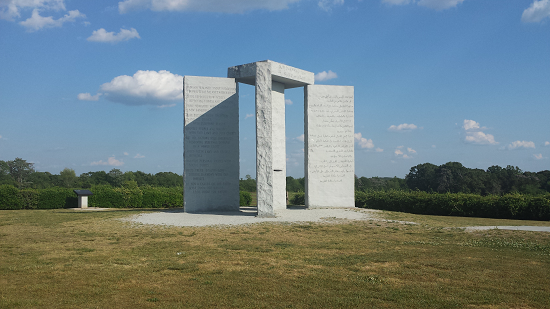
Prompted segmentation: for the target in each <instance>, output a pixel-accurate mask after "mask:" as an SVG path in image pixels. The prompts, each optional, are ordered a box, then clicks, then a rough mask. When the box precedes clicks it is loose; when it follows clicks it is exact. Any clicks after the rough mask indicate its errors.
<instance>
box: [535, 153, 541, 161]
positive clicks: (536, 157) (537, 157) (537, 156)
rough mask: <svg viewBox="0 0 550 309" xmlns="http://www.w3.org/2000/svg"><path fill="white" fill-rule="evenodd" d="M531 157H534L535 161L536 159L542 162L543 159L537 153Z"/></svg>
mask: <svg viewBox="0 0 550 309" xmlns="http://www.w3.org/2000/svg"><path fill="white" fill-rule="evenodd" d="M533 156H534V157H535V159H537V160H542V159H543V157H542V153H539V154H534V155H533Z"/></svg>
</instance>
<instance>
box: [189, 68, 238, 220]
mask: <svg viewBox="0 0 550 309" xmlns="http://www.w3.org/2000/svg"><path fill="white" fill-rule="evenodd" d="M183 89H184V131H183V132H184V160H183V163H184V187H185V191H184V192H185V193H184V210H185V211H186V212H209V211H233V210H238V209H239V95H238V88H237V83H236V82H235V79H233V78H217V77H198V76H185V77H184V80H183Z"/></svg>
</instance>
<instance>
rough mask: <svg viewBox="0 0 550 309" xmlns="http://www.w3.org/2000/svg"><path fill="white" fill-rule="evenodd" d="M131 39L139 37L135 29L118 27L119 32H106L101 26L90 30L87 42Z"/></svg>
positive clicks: (115, 41) (113, 41)
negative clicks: (92, 30)
mask: <svg viewBox="0 0 550 309" xmlns="http://www.w3.org/2000/svg"><path fill="white" fill-rule="evenodd" d="M131 39H141V37H140V36H139V33H138V32H137V30H136V29H134V28H131V29H130V30H128V29H122V28H121V29H120V32H119V33H116V34H115V33H114V32H107V30H105V29H103V28H101V29H98V30H95V31H94V32H92V35H91V36H90V37H89V38H87V39H86V40H88V41H89V42H102V43H118V42H122V41H128V40H131Z"/></svg>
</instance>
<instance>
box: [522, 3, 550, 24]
mask: <svg viewBox="0 0 550 309" xmlns="http://www.w3.org/2000/svg"><path fill="white" fill-rule="evenodd" d="M546 18H550V0H534V1H533V3H531V6H529V7H528V8H527V9H525V10H524V11H523V14H521V21H523V22H524V23H538V22H541V21H542V20H544V19H546Z"/></svg>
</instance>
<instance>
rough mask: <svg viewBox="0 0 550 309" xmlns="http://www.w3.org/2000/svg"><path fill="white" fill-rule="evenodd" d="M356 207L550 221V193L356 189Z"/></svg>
mask: <svg viewBox="0 0 550 309" xmlns="http://www.w3.org/2000/svg"><path fill="white" fill-rule="evenodd" d="M355 206H356V207H360V208H371V209H381V210H392V211H401V212H408V213H415V214H425V215H442V216H463V217H484V218H498V219H522V220H545V221H546V220H550V194H546V195H539V196H534V195H522V194H506V195H503V196H497V195H489V196H481V195H476V194H465V193H447V194H439V193H426V192H422V191H412V192H406V191H388V192H382V191H378V192H374V191H372V192H361V191H356V192H355Z"/></svg>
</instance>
